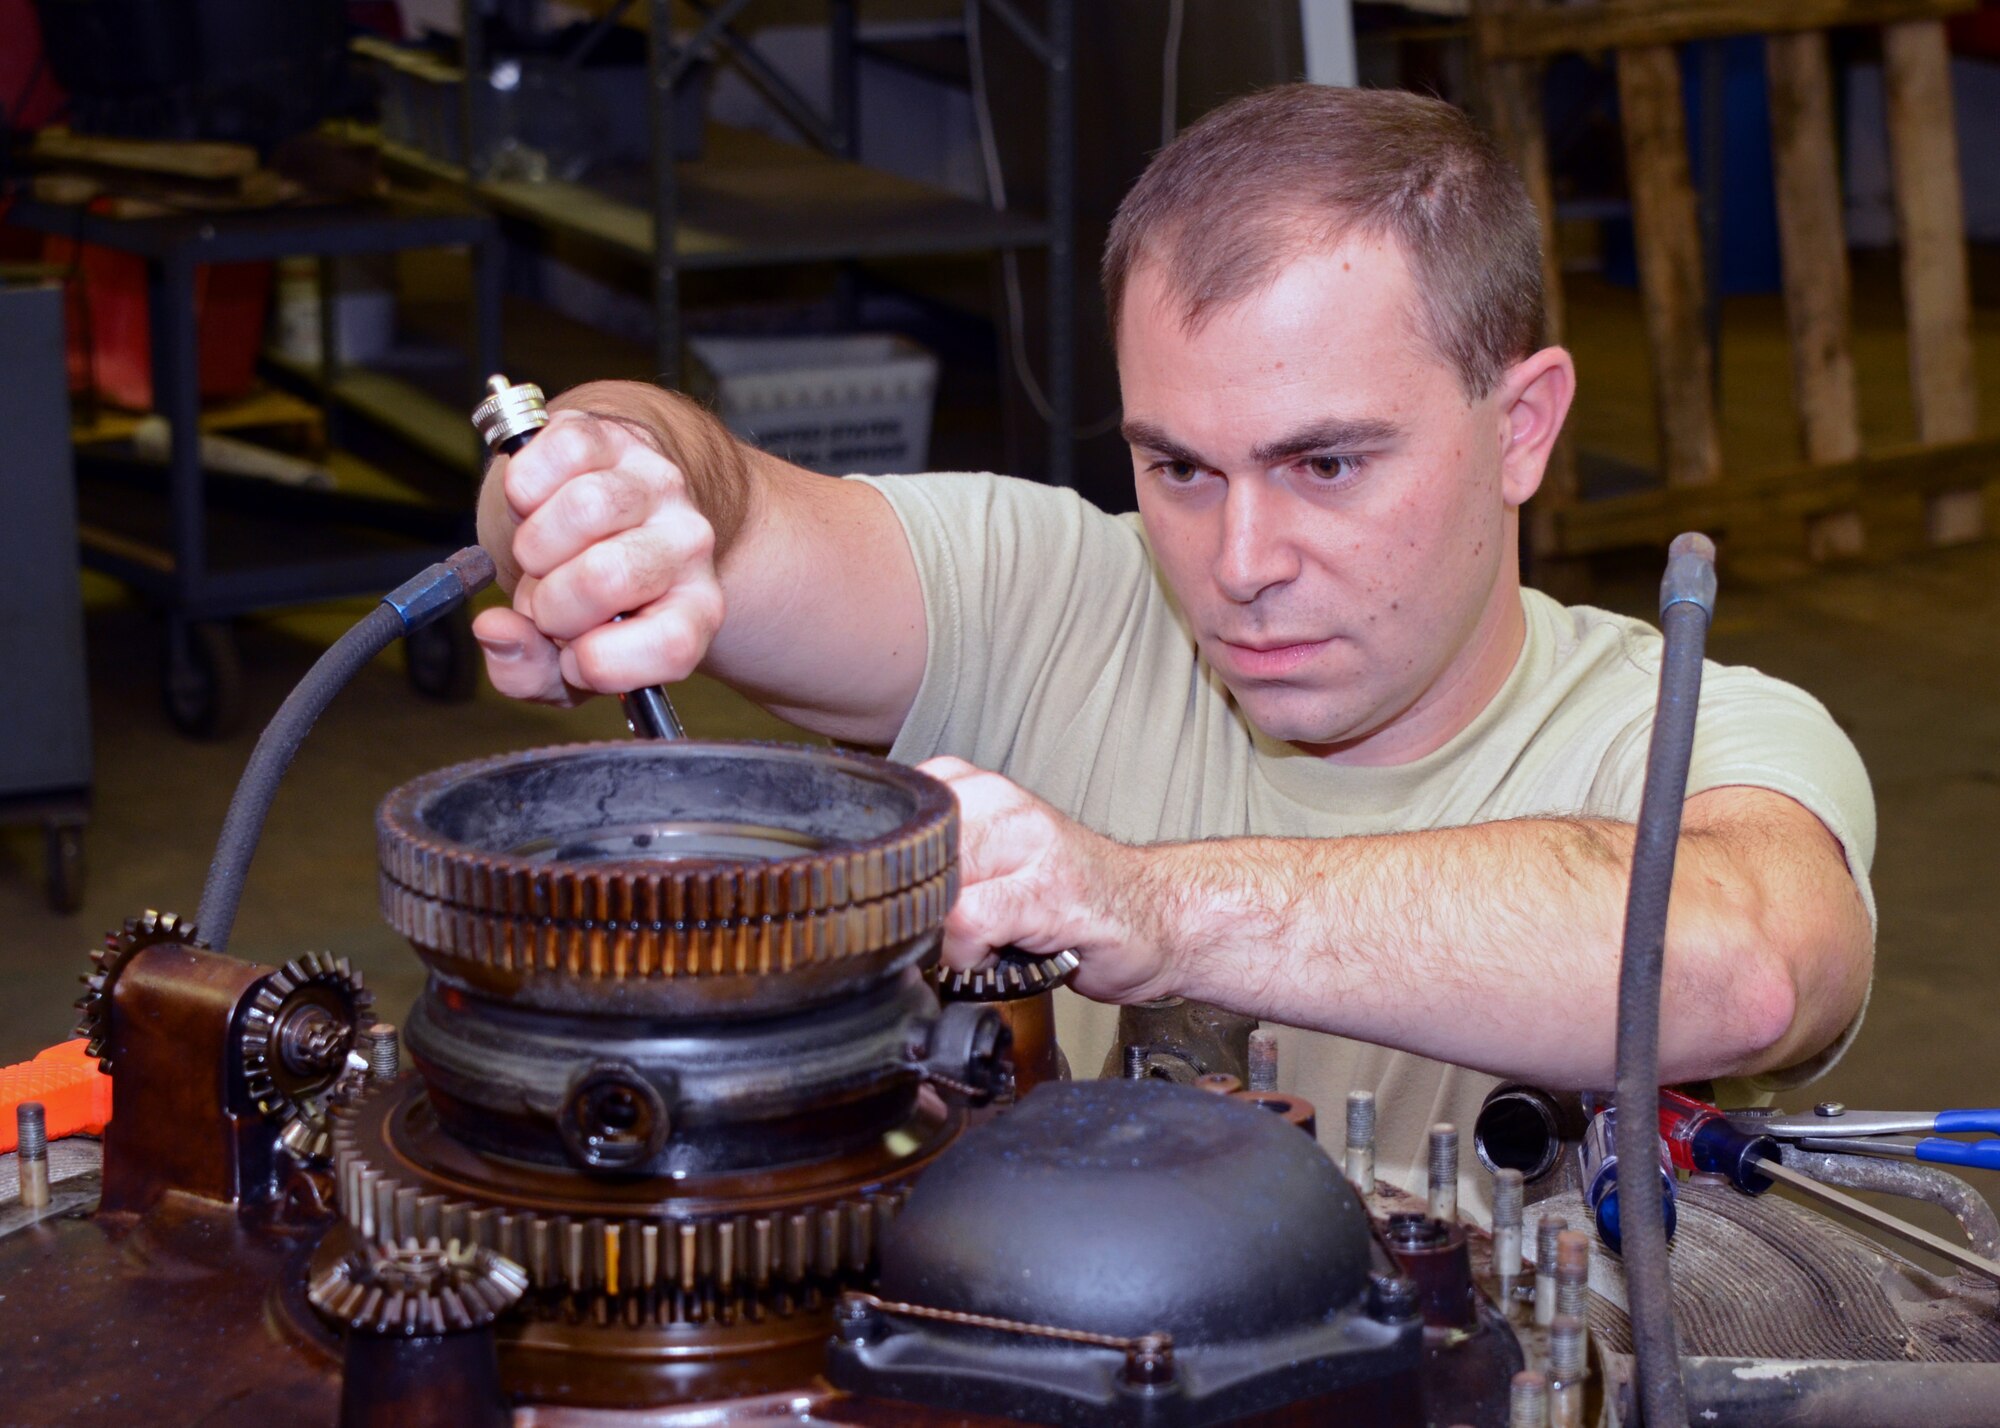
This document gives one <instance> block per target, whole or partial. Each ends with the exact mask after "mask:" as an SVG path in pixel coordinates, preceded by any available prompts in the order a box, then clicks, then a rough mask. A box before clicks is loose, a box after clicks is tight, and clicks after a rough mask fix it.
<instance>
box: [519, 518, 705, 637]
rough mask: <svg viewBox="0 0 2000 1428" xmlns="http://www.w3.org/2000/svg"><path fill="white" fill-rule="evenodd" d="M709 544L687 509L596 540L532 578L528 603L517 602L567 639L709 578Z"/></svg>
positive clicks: (546, 629) (550, 633)
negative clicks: (674, 517) (682, 515)
mask: <svg viewBox="0 0 2000 1428" xmlns="http://www.w3.org/2000/svg"><path fill="white" fill-rule="evenodd" d="M714 549H715V532H714V530H713V529H712V528H711V527H710V526H709V524H708V522H707V521H705V520H703V519H702V518H701V517H700V516H699V515H697V514H695V512H694V511H692V510H689V511H688V512H687V513H686V517H685V519H681V520H675V521H656V522H654V523H653V524H650V525H646V526H641V527H640V528H639V529H637V530H629V531H624V532H622V533H620V534H618V535H614V536H611V537H609V538H608V539H605V540H601V541H598V542H597V543H596V544H594V545H592V546H590V547H589V548H588V549H586V550H584V551H581V552H580V553H578V554H577V555H576V556H575V557H574V558H573V559H570V560H567V561H565V562H563V564H562V565H560V566H558V567H557V568H556V569H555V570H553V571H551V572H550V573H549V574H548V575H546V576H544V577H543V578H542V579H541V580H540V581H538V582H536V584H535V586H534V599H533V603H532V605H526V606H521V608H523V609H524V610H526V611H527V613H529V614H530V615H532V616H533V617H534V621H535V623H536V624H537V625H538V626H540V627H541V631H542V633H543V634H545V635H548V636H549V637H550V638H552V639H558V640H573V639H576V638H578V637H580V636H581V635H583V634H585V633H587V632H588V631H591V630H594V629H596V628H597V627H598V626H599V625H603V624H608V623H609V622H610V621H611V620H612V619H614V618H616V617H617V616H619V615H623V614H626V613H628V612H630V611H637V610H642V609H644V608H645V607H646V606H648V605H650V604H652V603H653V602H654V601H655V600H658V599H661V598H662V597H664V596H667V595H670V594H672V593H673V592H674V591H675V590H676V589H678V588H679V587H680V586H682V585H686V584H693V583H699V582H702V581H710V582H712V581H713V580H714V579H715V567H714V563H713V561H712V559H711V557H712V554H713V552H714ZM515 603H516V604H517V605H520V601H519V600H518V598H517V600H516V601H515Z"/></svg>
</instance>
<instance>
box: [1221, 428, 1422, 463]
mask: <svg viewBox="0 0 2000 1428" xmlns="http://www.w3.org/2000/svg"><path fill="white" fill-rule="evenodd" d="M1402 434H1403V429H1402V428H1401V427H1399V426H1397V425H1396V424H1395V423H1394V422H1392V421H1385V420H1383V419H1382V418H1380V417H1327V418H1325V419H1323V420H1320V421H1315V422H1309V423H1307V424H1306V425H1305V426H1302V427H1300V428H1299V429H1298V430H1296V431H1294V432H1292V433H1291V434H1290V435H1288V436H1282V437H1279V438H1278V439H1277V440H1276V441H1266V442H1262V443H1260V444H1259V445H1258V446H1257V447H1256V448H1254V449H1253V450H1252V451H1251V453H1250V454H1251V456H1252V457H1254V458H1255V459H1256V460H1257V462H1258V464H1260V465H1263V466H1270V465H1274V464H1276V463H1277V462H1280V461H1284V460H1286V459H1288V458H1290V457H1294V456H1304V455H1307V454H1308V453H1310V452H1315V451H1337V452H1338V451H1352V450H1354V449H1355V448H1357V447H1364V446H1381V445H1383V444H1385V443H1387V442H1391V441H1394V440H1395V439H1396V438H1397V437H1399V436H1401V435H1402Z"/></svg>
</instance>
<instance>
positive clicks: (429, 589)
mask: <svg viewBox="0 0 2000 1428" xmlns="http://www.w3.org/2000/svg"><path fill="white" fill-rule="evenodd" d="M492 581H493V559H492V557H491V556H489V555H487V554H486V552H485V551H483V550H481V549H480V548H479V547H478V546H476V545H475V546H467V547H466V548H465V549H464V550H461V551H459V552H457V553H456V554H454V555H452V556H451V557H449V558H448V559H446V560H442V561H439V562H438V563H437V564H436V565H432V566H429V567H427V568H426V569H425V570H424V571H423V572H422V573H421V574H419V575H417V576H416V577H415V578H413V579H411V580H408V581H405V582H404V583H403V584H401V585H399V586H397V587H396V588H395V589H394V590H392V591H390V592H389V593H388V594H387V595H384V596H383V597H382V603H381V604H379V605H377V606H376V607H375V608H374V609H373V610H371V611H369V612H368V614H367V616H366V617H365V618H364V619H362V620H361V621H360V622H359V623H358V624H356V625H355V626H354V627H353V628H352V629H350V630H349V631H348V632H347V633H346V634H344V635H342V636H341V637H340V638H339V639H337V640H335V641H334V642H333V644H332V645H331V646H329V647H328V649H327V651H326V653H325V654H323V655H321V656H320V657H319V659H318V660H316V661H315V662H314V663H313V667H312V668H311V669H309V670H307V671H306V677H305V678H304V679H302V680H300V681H299V682H298V684H297V685H296V686H295V687H294V688H293V690H292V692H291V693H290V694H288V695H286V696H285V702H284V703H283V704H281V705H279V706H278V712H277V713H276V714H274V715H272V716H271V722H270V723H268V724H266V725H265V726H264V732H263V733H262V734H261V735H259V736H258V739H257V747H256V749H255V750H254V751H252V753H251V755H250V762H249V763H248V764H247V765H245V766H244V769H243V777H242V778H240V779H238V780H237V783H236V793H235V795H234V796H233V797H232V798H231V799H230V800H229V812H228V814H227V815H226V816H225V817H224V818H223V820H222V833H221V835H220V836H219V837H218V838H217V839H216V841H215V856H214V857H213V858H212V859H211V860H210V861H209V865H208V881H207V882H206V883H205V884H204V885H203V886H202V890H201V909H200V911H199V912H198V913H197V914H196V915H195V931H196V935H197V936H199V937H200V938H201V940H202V942H203V944H204V945H206V946H208V947H211V948H213V949H214V950H215V951H217V952H220V951H223V950H224V949H226V948H227V947H228V945H229V933H230V930H231V929H232V928H233V927H234V926H235V924H236V909H237V905H238V904H239V903H241V901H242V900H243V881H244V879H245V878H246V877H247V876H248V875H249V872H250V860H251V859H252V858H253V857H255V856H256V853H257V841H258V839H259V838H261V837H262V836H263V833H264V819H265V817H266V816H267V815H268V814H269V813H270V811H271V800H272V799H274V798H275V797H277V793H278V784H279V782H280V781H281V780H282V779H283V778H284V776H285V770H286V769H288V768H290V767H291V766H292V759H293V758H294V757H295V756H296V755H297V754H298V751H299V745H300V744H302V743H304V742H305V737H306V735H307V734H308V733H310V732H311V731H312V726H313V725H314V724H316V723H317V722H319V716H320V715H322V714H324V713H325V712H326V708H327V706H328V705H329V704H331V703H333V700H334V696H335V695H337V694H339V693H340V691H341V690H343V689H345V688H346V687H347V685H348V681H350V680H352V679H353V678H354V676H355V675H356V674H358V673H360V671H361V669H362V667H363V666H364V665H366V664H367V663H368V662H369V661H370V660H372V659H374V658H375V656H376V655H378V654H380V653H382V651H383V650H385V649H387V648H389V646H390V645H392V644H394V643H395V642H396V641H397V640H398V639H400V638H402V637H403V636H404V635H406V634H408V633H409V632H410V631H411V630H414V629H418V628H420V627H421V626H424V625H427V624H429V623H430V622H431V621H433V620H435V619H437V618H438V617H439V616H440V615H443V614H445V613H446V612H448V611H450V610H453V609H456V608H457V607H458V606H460V605H462V604H464V603H465V601H466V600H467V599H468V598H469V597H470V596H472V595H473V594H475V593H477V592H478V591H480V590H482V589H484V588H485V587H486V586H487V585H489V584H491V583H492Z"/></svg>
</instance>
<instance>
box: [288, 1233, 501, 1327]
mask: <svg viewBox="0 0 2000 1428" xmlns="http://www.w3.org/2000/svg"><path fill="white" fill-rule="evenodd" d="M527 1287H528V1275H527V1272H526V1271H525V1270H523V1269H522V1268H521V1266H520V1265H518V1264H515V1263H514V1262H513V1261H512V1260H510V1259H507V1258H505V1257H503V1256H501V1255H498V1254H495V1253H494V1252H493V1251H492V1250H489V1249H482V1248H480V1247H479V1246H477V1245H469V1244H464V1243H461V1242H460V1241H458V1240H452V1241H450V1242H449V1243H445V1244H440V1243H439V1242H438V1241H437V1240H435V1239H430V1240H425V1241H423V1242H421V1243H420V1242H418V1241H417V1240H415V1239H407V1240H403V1241H401V1242H399V1243H397V1244H393V1245H386V1246H385V1245H364V1246H363V1247H361V1248H360V1249H358V1250H355V1251H353V1252H352V1253H349V1254H345V1255H342V1256H341V1257H340V1258H339V1259H338V1260H336V1261H334V1263H332V1264H331V1265H329V1266H327V1267H326V1268H325V1269H324V1270H322V1271H320V1273H318V1274H317V1275H315V1276H314V1277H313V1281H312V1284H311V1286H310V1287H309V1288H308V1289H307V1291H306V1297H307V1298H308V1299H310V1300H311V1301H312V1305H313V1308H315V1309H317V1310H319V1312H320V1313H321V1314H323V1315H325V1316H326V1318H327V1319H329V1320H331V1321H332V1322H334V1323H336V1324H340V1325H342V1326H344V1327H345V1328H347V1329H349V1330H351V1331H353V1332H355V1333H359V1334H379V1335H385V1336H404V1337H416V1336H417V1335H428V1334H449V1333H455V1332H461V1331H464V1330H468V1329H478V1328H482V1327H484V1326H485V1325H487V1324H490V1323H492V1322H493V1321H494V1320H495V1319H497V1318H499V1317H500V1315H502V1314H504V1313H506V1312H507V1310H508V1309H510V1308H512V1307H513V1305H514V1303H515V1302H516V1301H517V1300H519V1299H520V1297H521V1295H522V1294H523V1293H524V1292H525V1291H526V1290H527Z"/></svg>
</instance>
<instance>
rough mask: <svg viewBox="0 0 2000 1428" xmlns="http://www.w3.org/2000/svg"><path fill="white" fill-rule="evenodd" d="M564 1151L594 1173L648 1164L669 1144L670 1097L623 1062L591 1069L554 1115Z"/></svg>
mask: <svg viewBox="0 0 2000 1428" xmlns="http://www.w3.org/2000/svg"><path fill="white" fill-rule="evenodd" d="M556 1127H557V1129H558V1130H559V1131H560V1132H561V1134H562V1140H563V1145H564V1147H565V1148H566V1149H567V1150H568V1151H569V1153H570V1158H571V1159H572V1160H574V1161H575V1162H576V1163H577V1164H578V1165H581V1166H585V1167H588V1168H589V1169H592V1170H626V1169H631V1168H633V1167H637V1166H644V1165H646V1164H647V1163H648V1162H649V1161H651V1160H652V1159H653V1157H654V1156H656V1155H658V1154H659V1153H660V1148H661V1147H662V1146H664V1145H665V1144H666V1143H667V1132H668V1131H669V1130H670V1129H671V1124H670V1122H669V1120H668V1117H667V1103H666V1099H665V1098H664V1097H663V1096H661V1094H660V1092H659V1090H658V1089H657V1088H656V1087H654V1085H653V1084H652V1082H650V1081H649V1080H647V1079H646V1078H645V1077H644V1076H642V1075H641V1074H640V1073H639V1072H638V1071H637V1070H635V1069H634V1068H632V1067H630V1066H627V1065H625V1064H624V1063H623V1062H616V1061H613V1062H599V1063H597V1064H596V1065H594V1066H590V1067H587V1068H586V1069H585V1070H584V1071H583V1072H582V1073H581V1074H580V1075H578V1076H577V1078H576V1080H575V1081H574V1082H573V1083H572V1084H571V1086H570V1089H569V1093H568V1094H567V1095H566V1096H564V1097H563V1104H562V1109H561V1110H560V1111H559V1112H557V1114H556Z"/></svg>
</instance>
